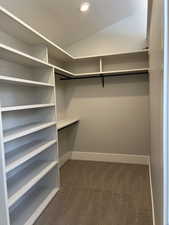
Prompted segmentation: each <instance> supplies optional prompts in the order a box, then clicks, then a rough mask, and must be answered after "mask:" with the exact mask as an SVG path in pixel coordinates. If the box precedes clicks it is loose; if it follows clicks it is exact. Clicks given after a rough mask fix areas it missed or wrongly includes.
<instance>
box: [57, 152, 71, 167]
mask: <svg viewBox="0 0 169 225" xmlns="http://www.w3.org/2000/svg"><path fill="white" fill-rule="evenodd" d="M71 157H72V152H67V153H65V154H64V155H63V156H61V157H60V159H59V167H62V166H63V165H64V164H65V163H66V162H67V161H68V160H69V159H71Z"/></svg>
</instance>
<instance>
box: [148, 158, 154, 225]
mask: <svg viewBox="0 0 169 225" xmlns="http://www.w3.org/2000/svg"><path fill="white" fill-rule="evenodd" d="M149 178H150V191H151V205H152V217H153V225H155V211H154V195H153V184H152V173H151V162H150V160H149Z"/></svg>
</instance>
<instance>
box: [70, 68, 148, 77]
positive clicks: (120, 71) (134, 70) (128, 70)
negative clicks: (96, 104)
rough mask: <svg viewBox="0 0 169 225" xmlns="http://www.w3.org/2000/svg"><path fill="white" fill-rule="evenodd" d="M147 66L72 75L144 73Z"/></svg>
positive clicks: (146, 70)
mask: <svg viewBox="0 0 169 225" xmlns="http://www.w3.org/2000/svg"><path fill="white" fill-rule="evenodd" d="M148 71H149V68H139V69H127V70H111V71H103V72H93V73H76V74H74V77H85V76H97V75H98V76H100V75H104V74H105V75H113V74H114V75H116V74H125V73H131V74H134V73H145V72H148Z"/></svg>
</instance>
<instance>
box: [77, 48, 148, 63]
mask: <svg viewBox="0 0 169 225" xmlns="http://www.w3.org/2000/svg"><path fill="white" fill-rule="evenodd" d="M148 52H149V49H139V50H133V51H126V52H115V53H110V54H102V55H88V56H82V57H74V59H76V60H78V59H90V58H103V57H109V56H119V55H135V54H140V53H148Z"/></svg>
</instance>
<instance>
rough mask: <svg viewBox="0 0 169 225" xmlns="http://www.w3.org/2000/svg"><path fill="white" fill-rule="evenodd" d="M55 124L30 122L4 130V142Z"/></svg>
mask: <svg viewBox="0 0 169 225" xmlns="http://www.w3.org/2000/svg"><path fill="white" fill-rule="evenodd" d="M54 125H56V122H48V123H32V124H28V125H24V126H20V127H16V128H12V129H9V130H5V131H4V143H6V142H9V141H12V140H14V139H17V138H20V137H23V136H26V135H28V134H31V133H34V132H37V131H39V130H42V129H45V128H48V127H51V126H54Z"/></svg>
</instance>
